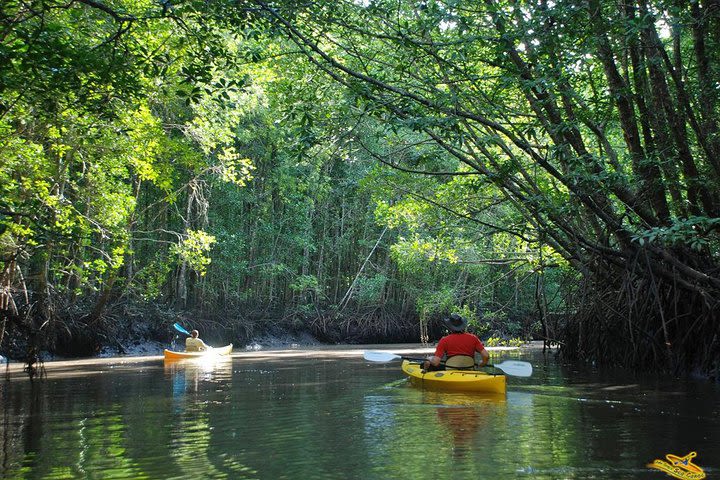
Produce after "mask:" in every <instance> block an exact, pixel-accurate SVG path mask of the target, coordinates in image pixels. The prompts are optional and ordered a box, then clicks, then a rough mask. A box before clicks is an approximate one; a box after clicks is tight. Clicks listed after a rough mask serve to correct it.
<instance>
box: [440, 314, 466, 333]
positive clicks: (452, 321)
mask: <svg viewBox="0 0 720 480" xmlns="http://www.w3.org/2000/svg"><path fill="white" fill-rule="evenodd" d="M443 323H444V324H445V326H446V327H447V328H448V329H449V330H450V331H451V332H452V333H462V332H464V331H465V329H466V328H467V325H468V322H467V320H465V319H464V318H463V317H462V315H459V314H457V313H453V314H450V316H449V317H447V318H445V319H443Z"/></svg>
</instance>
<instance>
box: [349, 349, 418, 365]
mask: <svg viewBox="0 0 720 480" xmlns="http://www.w3.org/2000/svg"><path fill="white" fill-rule="evenodd" d="M363 357H364V358H365V360H367V361H368V362H378V363H387V362H392V361H393V360H410V361H411V362H424V361H425V360H427V358H411V357H403V356H400V355H395V354H394V353H390V352H373V351H367V352H364V353H363Z"/></svg>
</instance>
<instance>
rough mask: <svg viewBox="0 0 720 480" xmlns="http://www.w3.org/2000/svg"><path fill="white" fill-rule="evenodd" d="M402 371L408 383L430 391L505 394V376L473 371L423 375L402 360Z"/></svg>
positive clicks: (450, 371)
mask: <svg viewBox="0 0 720 480" xmlns="http://www.w3.org/2000/svg"><path fill="white" fill-rule="evenodd" d="M402 370H403V372H404V373H405V375H407V376H408V377H410V382H412V384H413V385H417V386H419V387H422V388H427V389H430V390H442V391H447V392H485V393H505V375H490V374H489V373H485V372H479V371H475V370H441V371H438V372H427V373H423V370H422V368H420V365H418V364H417V363H410V362H408V361H407V360H404V361H403V363H402Z"/></svg>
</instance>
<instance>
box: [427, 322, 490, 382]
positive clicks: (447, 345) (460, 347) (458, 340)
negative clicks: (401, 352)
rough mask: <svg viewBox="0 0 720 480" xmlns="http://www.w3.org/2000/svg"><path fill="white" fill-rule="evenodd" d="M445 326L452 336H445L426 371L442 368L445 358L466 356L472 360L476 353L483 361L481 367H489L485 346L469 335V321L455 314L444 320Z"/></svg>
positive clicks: (429, 361) (428, 361)
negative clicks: (441, 363) (441, 364)
mask: <svg viewBox="0 0 720 480" xmlns="http://www.w3.org/2000/svg"><path fill="white" fill-rule="evenodd" d="M443 323H445V326H446V327H447V328H448V329H450V334H449V335H445V336H444V337H443V338H441V339H440V341H439V342H438V344H437V348H435V355H433V356H432V357H430V358H428V359H427V360H425V364H424V365H423V368H424V369H425V370H436V369H438V367H440V362H441V361H442V359H443V356H444V357H445V358H446V359H448V358H451V357H454V356H456V355H465V356H468V357H471V358H474V357H475V352H478V353H479V354H480V357H481V358H482V360H481V361H480V364H479V365H478V366H479V367H484V366H485V365H487V363H488V360H489V359H490V354H489V353H488V352H487V350H485V345H483V343H482V342H481V341H480V339H479V338H478V337H476V336H475V335H473V334H472V333H467V332H466V331H465V329H466V328H467V324H468V322H467V320H466V319H464V318H463V317H462V316H460V315H458V314H457V313H453V314H452V315H450V317H449V318H446V319H444V320H443Z"/></svg>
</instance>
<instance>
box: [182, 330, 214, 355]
mask: <svg viewBox="0 0 720 480" xmlns="http://www.w3.org/2000/svg"><path fill="white" fill-rule="evenodd" d="M198 335H199V333H198V331H197V330H192V331H191V332H190V336H189V337H188V338H186V339H185V351H186V352H204V351H205V350H207V349H208V348H210V347H208V346H207V345H205V342H203V341H202V340H200V338H199V337H198Z"/></svg>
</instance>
